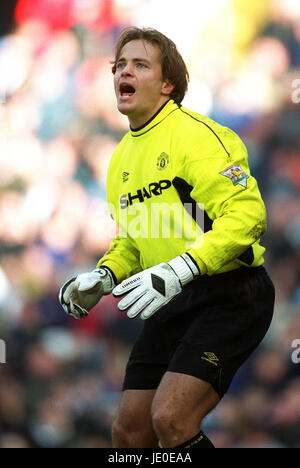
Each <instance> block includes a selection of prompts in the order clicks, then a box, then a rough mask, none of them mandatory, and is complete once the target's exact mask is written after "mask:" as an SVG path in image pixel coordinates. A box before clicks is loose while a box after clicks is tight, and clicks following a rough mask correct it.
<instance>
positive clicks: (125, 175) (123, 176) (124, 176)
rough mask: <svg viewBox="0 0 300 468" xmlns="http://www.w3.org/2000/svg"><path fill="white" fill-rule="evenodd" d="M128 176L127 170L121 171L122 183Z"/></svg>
mask: <svg viewBox="0 0 300 468" xmlns="http://www.w3.org/2000/svg"><path fill="white" fill-rule="evenodd" d="M128 178H129V172H123V174H122V180H123V183H124V182H127V180H128Z"/></svg>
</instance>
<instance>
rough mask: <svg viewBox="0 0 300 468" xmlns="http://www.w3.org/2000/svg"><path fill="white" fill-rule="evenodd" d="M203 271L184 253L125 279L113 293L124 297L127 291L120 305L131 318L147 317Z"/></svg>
mask: <svg viewBox="0 0 300 468" xmlns="http://www.w3.org/2000/svg"><path fill="white" fill-rule="evenodd" d="M199 274H200V271H199V268H198V267H197V265H196V264H195V263H194V261H193V260H192V259H191V257H190V256H189V255H188V254H183V255H181V256H179V257H175V258H174V259H173V260H171V261H170V262H168V263H160V264H159V265H155V266H153V267H151V268H147V270H144V271H142V272H141V273H138V274H136V275H133V276H131V277H130V278H128V279H127V280H124V281H122V283H120V284H119V285H118V286H117V287H115V288H114V290H113V295H114V296H115V297H120V296H123V295H124V294H126V296H125V297H124V298H123V299H122V300H121V301H120V302H119V304H118V308H119V309H120V310H121V311H123V310H127V309H128V311H127V316H128V317H129V318H135V317H136V316H137V315H138V314H141V318H142V319H143V320H145V319H148V318H149V317H151V316H152V315H153V314H155V312H157V311H158V310H159V309H161V308H162V307H163V306H164V305H166V304H167V303H168V302H170V301H171V300H172V299H173V298H174V297H175V296H177V295H178V294H180V293H181V291H182V288H183V286H185V285H186V284H188V283H189V282H190V281H192V280H193V279H195V278H196V277H197V276H198V275H199ZM127 293H128V294H127Z"/></svg>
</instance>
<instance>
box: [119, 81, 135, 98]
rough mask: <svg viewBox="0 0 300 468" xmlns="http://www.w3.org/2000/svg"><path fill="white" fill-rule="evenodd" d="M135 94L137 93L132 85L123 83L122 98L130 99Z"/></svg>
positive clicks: (121, 87)
mask: <svg viewBox="0 0 300 468" xmlns="http://www.w3.org/2000/svg"><path fill="white" fill-rule="evenodd" d="M134 93H135V89H134V88H133V87H132V86H131V85H129V84H126V83H123V84H121V85H120V95H121V97H123V98H128V97H131V96H133V95H134Z"/></svg>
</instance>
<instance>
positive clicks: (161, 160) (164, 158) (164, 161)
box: [156, 153, 169, 171]
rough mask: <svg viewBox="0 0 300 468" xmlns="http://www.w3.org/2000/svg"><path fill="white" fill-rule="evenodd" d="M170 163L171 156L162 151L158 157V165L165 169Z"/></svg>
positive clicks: (160, 169) (160, 168) (158, 167)
mask: <svg viewBox="0 0 300 468" xmlns="http://www.w3.org/2000/svg"><path fill="white" fill-rule="evenodd" d="M168 164H169V156H168V155H167V153H161V155H160V156H158V158H157V163H156V167H157V169H158V170H159V171H163V170H164V169H165V168H166V167H167V166H168Z"/></svg>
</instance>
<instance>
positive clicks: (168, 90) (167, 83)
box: [161, 80, 175, 96]
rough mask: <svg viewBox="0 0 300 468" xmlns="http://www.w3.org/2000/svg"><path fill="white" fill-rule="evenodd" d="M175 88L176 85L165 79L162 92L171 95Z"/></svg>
mask: <svg viewBox="0 0 300 468" xmlns="http://www.w3.org/2000/svg"><path fill="white" fill-rule="evenodd" d="M174 88H175V86H174V85H173V84H172V83H171V82H170V81H169V80H165V81H164V82H163V86H162V89H161V93H162V95H163V96H169V95H170V94H171V92H172V91H173V89H174Z"/></svg>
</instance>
